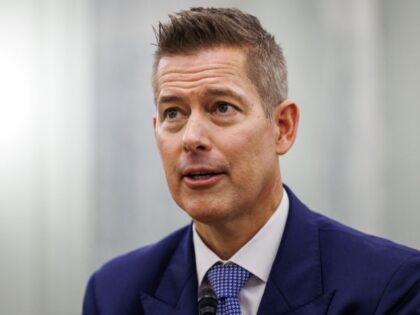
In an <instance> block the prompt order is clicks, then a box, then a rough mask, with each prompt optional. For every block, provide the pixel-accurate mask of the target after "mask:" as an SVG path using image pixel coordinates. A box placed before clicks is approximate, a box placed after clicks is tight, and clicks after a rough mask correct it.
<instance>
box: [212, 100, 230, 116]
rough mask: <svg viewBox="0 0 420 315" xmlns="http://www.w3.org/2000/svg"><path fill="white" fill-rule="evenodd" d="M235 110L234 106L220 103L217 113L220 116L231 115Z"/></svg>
mask: <svg viewBox="0 0 420 315" xmlns="http://www.w3.org/2000/svg"><path fill="white" fill-rule="evenodd" d="M234 110H235V107H234V106H233V105H232V104H229V103H226V102H219V103H217V104H216V110H215V112H216V113H220V114H229V113H231V112H233V111H234Z"/></svg>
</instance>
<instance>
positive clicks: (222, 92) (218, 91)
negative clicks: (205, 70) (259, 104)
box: [203, 88, 243, 100]
mask: <svg viewBox="0 0 420 315" xmlns="http://www.w3.org/2000/svg"><path fill="white" fill-rule="evenodd" d="M203 95H204V96H205V97H210V96H213V97H214V96H226V97H232V98H235V99H239V100H242V99H243V98H242V96H241V95H239V94H238V93H236V92H234V91H232V90H230V89H224V88H208V89H207V90H206V91H205V92H204V94H203Z"/></svg>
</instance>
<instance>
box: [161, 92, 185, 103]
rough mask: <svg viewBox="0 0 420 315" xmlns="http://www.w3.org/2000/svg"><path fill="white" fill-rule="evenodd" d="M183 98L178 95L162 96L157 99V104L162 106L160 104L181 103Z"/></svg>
mask: <svg viewBox="0 0 420 315" xmlns="http://www.w3.org/2000/svg"><path fill="white" fill-rule="evenodd" d="M183 100H184V98H183V97H181V96H178V95H171V94H169V95H162V96H161V97H159V99H158V102H157V103H158V104H162V103H176V102H181V101H183Z"/></svg>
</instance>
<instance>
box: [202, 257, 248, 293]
mask: <svg viewBox="0 0 420 315" xmlns="http://www.w3.org/2000/svg"><path fill="white" fill-rule="evenodd" d="M249 276H250V273H249V271H247V270H245V269H244V268H242V267H240V266H238V265H236V264H230V263H229V264H221V263H217V264H214V265H213V267H211V268H210V269H209V271H208V272H207V278H208V280H209V282H210V284H211V286H212V287H213V289H214V291H215V292H216V295H217V297H218V298H237V297H238V296H239V291H240V290H241V288H242V287H243V286H244V284H245V283H246V282H247V280H248V279H249Z"/></svg>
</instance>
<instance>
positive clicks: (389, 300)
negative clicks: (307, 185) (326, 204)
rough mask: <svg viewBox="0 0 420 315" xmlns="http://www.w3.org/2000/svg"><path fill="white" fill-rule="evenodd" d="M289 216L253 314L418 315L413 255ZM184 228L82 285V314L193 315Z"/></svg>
mask: <svg viewBox="0 0 420 315" xmlns="http://www.w3.org/2000/svg"><path fill="white" fill-rule="evenodd" d="M286 189H287V192H288V194H289V199H290V211H289V217H288V218H287V223H286V227H285V230H284V235H283V239H282V242H281V245H280V248H279V250H278V252H277V256H276V258H275V261H274V264H273V267H272V270H271V273H270V277H269V280H268V282H267V286H266V289H265V292H264V295H263V298H262V300H261V304H260V307H259V311H258V315H280V314H288V315H298V314H299V315H301V314H302V315H303V314H305V315H307V314H310V315H317V314H364V315H365V314H399V315H404V314H407V315H408V314H410V315H413V314H420V253H419V252H418V251H416V250H414V249H410V248H407V247H404V246H401V245H397V244H394V243H392V242H390V241H386V240H383V239H380V238H377V237H373V236H369V235H365V234H363V233H360V232H357V231H355V230H353V229H350V228H348V227H346V226H343V225H341V224H339V223H337V222H335V221H333V220H331V219H328V218H326V217H324V216H322V215H319V214H317V213H315V212H312V211H310V210H309V209H308V208H307V207H306V206H305V205H304V204H302V203H301V202H300V201H299V200H298V199H297V197H296V196H295V195H294V194H293V193H292V192H291V191H290V189H288V188H286ZM196 301H197V276H196V268H195V258H194V248H193V243H192V231H191V225H190V226H187V227H184V228H182V229H180V230H178V231H176V232H175V233H173V234H171V235H169V236H168V237H166V238H165V239H163V240H162V241H160V242H159V243H157V244H154V245H151V246H148V247H144V248H141V249H138V250H136V251H133V252H131V253H128V254H126V255H124V256H121V257H118V258H116V259H114V260H112V261H110V262H108V263H107V264H105V265H104V266H103V267H102V268H100V269H99V270H98V271H97V272H96V273H95V274H94V275H93V276H92V277H91V279H90V280H89V283H88V286H87V289H86V294H85V300H84V305H83V315H96V314H101V315H132V314H133V315H134V314H136V315H141V314H145V315H166V314H168V315H169V314H171V315H172V314H174V315H190V314H191V315H196V314H198V311H197V306H196Z"/></svg>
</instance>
